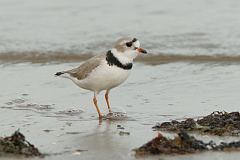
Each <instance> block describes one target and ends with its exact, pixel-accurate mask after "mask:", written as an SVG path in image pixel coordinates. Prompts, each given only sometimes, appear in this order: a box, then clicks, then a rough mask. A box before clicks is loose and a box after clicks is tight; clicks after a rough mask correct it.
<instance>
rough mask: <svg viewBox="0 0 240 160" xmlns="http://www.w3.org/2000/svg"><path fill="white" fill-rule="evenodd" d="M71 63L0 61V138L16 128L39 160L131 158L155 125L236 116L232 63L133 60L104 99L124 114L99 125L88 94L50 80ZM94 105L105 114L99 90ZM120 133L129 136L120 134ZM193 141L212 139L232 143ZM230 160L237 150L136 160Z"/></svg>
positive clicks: (236, 73) (237, 69)
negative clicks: (210, 116)
mask: <svg viewBox="0 0 240 160" xmlns="http://www.w3.org/2000/svg"><path fill="white" fill-rule="evenodd" d="M78 65H79V64H78V63H65V64H32V63H18V64H9V63H5V64H2V65H1V66H0V69H1V74H0V79H1V81H0V82H1V93H0V129H1V136H4V135H10V134H11V133H13V132H14V131H15V130H17V129H18V128H19V129H20V131H21V132H22V133H24V135H25V136H26V137H27V139H28V140H29V141H30V142H31V143H33V144H34V145H35V146H36V147H38V148H39V149H40V151H41V152H43V153H47V154H50V156H47V157H46V158H45V159H53V160H54V159H79V158H82V159H136V157H135V156H134V152H133V151H132V149H134V148H137V147H139V146H141V145H142V144H144V143H146V142H147V141H149V140H151V139H152V138H153V137H154V136H156V135H157V132H155V131H153V130H152V127H153V126H154V125H155V124H156V123H157V122H163V121H169V120H173V119H178V120H179V119H184V118H187V117H198V116H202V115H207V114H209V113H211V112H212V111H215V110H220V111H221V110H224V111H228V112H230V111H239V106H240V102H239V97H238V95H239V93H240V89H239V87H238V86H239V85H240V81H239V78H240V65H237V64H231V65H227V64H221V63H220V64H216V63H201V64H192V63H183V62H181V63H168V64H162V65H155V66H152V65H144V64H140V63H137V64H135V66H134V69H133V71H132V74H131V76H130V78H129V79H128V80H127V81H126V82H125V83H124V84H123V85H121V86H120V87H118V88H115V89H113V90H112V92H111V94H110V100H111V101H110V102H111V104H112V106H113V110H114V111H121V112H126V113H127V116H128V117H127V118H125V119H123V120H119V121H109V120H103V121H102V122H99V120H98V118H97V114H96V111H95V108H94V106H93V104H92V101H91V99H92V93H90V92H88V91H85V90H82V89H80V88H78V87H77V86H75V85H74V84H73V83H72V82H71V81H70V80H67V79H61V78H56V77H54V76H53V74H54V73H55V72H56V71H61V70H64V69H68V68H72V67H75V66H78ZM120 97H121V98H120ZM98 100H99V102H100V106H101V110H102V111H103V112H104V113H105V114H107V106H106V104H105V101H104V95H103V93H101V94H100V95H99V96H98ZM117 125H121V126H122V127H124V129H119V127H117ZM120 131H124V132H129V133H130V135H127V134H125V135H120V134H119V132H120ZM165 134H167V135H169V136H173V134H168V133H165ZM196 137H197V138H199V139H203V140H206V141H209V140H210V139H213V140H215V141H217V142H221V141H232V140H234V139H235V140H236V139H239V138H238V137H212V136H199V135H196ZM238 156H240V153H239V152H226V153H220V152H216V153H212V152H210V153H203V154H196V155H185V156H160V157H159V156H149V157H144V158H145V159H159V158H163V159H169V160H172V159H191V160H197V159H203V158H204V157H205V158H211V159H225V158H227V159H236V158H237V157H238ZM2 159H17V157H16V158H15V157H11V158H9V157H7V158H2ZM23 159H24V158H23Z"/></svg>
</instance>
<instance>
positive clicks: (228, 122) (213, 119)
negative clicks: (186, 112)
mask: <svg viewBox="0 0 240 160" xmlns="http://www.w3.org/2000/svg"><path fill="white" fill-rule="evenodd" d="M153 128H154V129H156V130H162V131H173V132H177V131H179V130H184V131H197V132H199V133H201V134H211V135H217V136H239V135H240V113H239V112H231V113H228V112H219V111H215V112H213V113H212V114H210V115H207V116H205V117H203V118H201V119H198V120H196V121H195V120H194V119H192V118H188V119H186V120H185V121H180V122H179V121H176V120H173V121H171V122H163V123H161V124H157V125H155V126H154V127H153Z"/></svg>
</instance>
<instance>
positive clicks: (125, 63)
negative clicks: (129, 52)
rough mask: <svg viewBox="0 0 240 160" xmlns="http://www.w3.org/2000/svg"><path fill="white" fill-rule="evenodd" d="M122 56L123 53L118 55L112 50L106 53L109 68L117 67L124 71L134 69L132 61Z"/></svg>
mask: <svg viewBox="0 0 240 160" xmlns="http://www.w3.org/2000/svg"><path fill="white" fill-rule="evenodd" d="M120 54H121V53H116V52H113V51H112V50H109V51H108V52H107V53H106V61H107V63H108V65H109V66H113V65H115V66H117V67H119V68H122V69H124V70H130V69H132V66H133V63H132V61H129V60H128V59H126V58H125V57H123V56H122V55H120Z"/></svg>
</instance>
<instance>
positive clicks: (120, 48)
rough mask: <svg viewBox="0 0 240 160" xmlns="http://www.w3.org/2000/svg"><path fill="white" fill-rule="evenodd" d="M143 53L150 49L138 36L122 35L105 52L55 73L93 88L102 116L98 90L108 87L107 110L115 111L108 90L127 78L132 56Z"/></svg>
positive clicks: (84, 86) (84, 87) (99, 113)
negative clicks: (145, 46) (143, 46)
mask: <svg viewBox="0 0 240 160" xmlns="http://www.w3.org/2000/svg"><path fill="white" fill-rule="evenodd" d="M142 53H143V54H146V53H147V51H146V50H145V49H143V48H140V42H139V40H138V39H137V38H131V37H124V38H120V39H118V40H117V41H116V42H115V43H114V44H113V46H112V48H111V49H110V50H108V51H107V52H106V53H104V54H98V55H96V56H94V57H92V58H90V59H88V60H86V61H85V62H83V63H82V64H81V65H80V66H79V67H77V68H73V69H70V70H66V71H61V72H57V73H56V74H55V76H57V77H63V78H67V79H70V80H72V81H73V82H74V83H75V84H76V85H77V86H79V87H80V88H82V89H86V90H89V91H92V92H93V93H94V94H93V104H94V105H95V107H96V110H97V113H98V117H99V119H101V118H102V117H103V114H102V113H101V111H100V108H99V106H98V103H97V96H98V94H99V93H100V92H101V91H105V100H106V103H107V107H108V111H109V113H112V108H111V106H110V103H109V99H108V97H109V92H110V90H111V89H113V88H115V87H117V86H119V85H120V84H122V83H123V82H124V81H125V80H126V79H127V78H128V76H129V74H130V72H131V69H132V67H133V60H134V59H135V58H136V57H137V56H138V55H139V54H142Z"/></svg>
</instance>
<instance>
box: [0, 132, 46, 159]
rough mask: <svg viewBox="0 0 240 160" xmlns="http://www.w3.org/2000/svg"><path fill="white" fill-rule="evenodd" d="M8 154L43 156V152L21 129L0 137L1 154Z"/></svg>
mask: <svg viewBox="0 0 240 160" xmlns="http://www.w3.org/2000/svg"><path fill="white" fill-rule="evenodd" d="M6 154H12V155H23V156H26V157H32V156H38V157H43V154H42V153H40V152H39V150H38V149H37V148H36V147H35V146H34V145H33V144H31V143H29V142H28V141H27V140H26V139H25V136H24V135H23V134H22V133H20V132H19V131H15V132H14V133H13V134H12V135H11V136H9V137H5V138H2V137H0V156H1V155H6Z"/></svg>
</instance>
